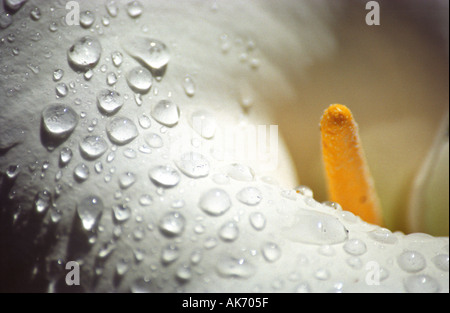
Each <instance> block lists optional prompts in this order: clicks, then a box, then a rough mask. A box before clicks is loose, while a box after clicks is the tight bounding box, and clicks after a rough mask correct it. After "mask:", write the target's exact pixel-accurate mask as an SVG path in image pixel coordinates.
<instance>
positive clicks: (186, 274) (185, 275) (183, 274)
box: [176, 264, 192, 282]
mask: <svg viewBox="0 0 450 313" xmlns="http://www.w3.org/2000/svg"><path fill="white" fill-rule="evenodd" d="M176 277H177V278H178V279H179V280H181V281H182V282H185V281H188V280H189V279H191V277H192V269H191V267H190V265H189V264H181V265H180V266H179V267H178V269H177V272H176Z"/></svg>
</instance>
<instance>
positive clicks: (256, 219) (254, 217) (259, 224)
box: [249, 212, 266, 230]
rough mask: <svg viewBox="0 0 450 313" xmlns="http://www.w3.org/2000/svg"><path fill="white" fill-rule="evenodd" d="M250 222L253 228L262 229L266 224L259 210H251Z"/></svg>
mask: <svg viewBox="0 0 450 313" xmlns="http://www.w3.org/2000/svg"><path fill="white" fill-rule="evenodd" d="M249 219H250V224H251V225H252V226H253V228H254V229H255V230H263V229H264V227H265V226H266V218H265V217H264V215H263V214H262V213H260V212H253V213H251V214H250V215H249Z"/></svg>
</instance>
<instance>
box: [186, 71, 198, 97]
mask: <svg viewBox="0 0 450 313" xmlns="http://www.w3.org/2000/svg"><path fill="white" fill-rule="evenodd" d="M183 88H184V92H185V93H186V95H188V96H189V97H192V96H194V94H195V82H194V79H193V78H192V77H191V76H186V77H185V78H184V80H183Z"/></svg>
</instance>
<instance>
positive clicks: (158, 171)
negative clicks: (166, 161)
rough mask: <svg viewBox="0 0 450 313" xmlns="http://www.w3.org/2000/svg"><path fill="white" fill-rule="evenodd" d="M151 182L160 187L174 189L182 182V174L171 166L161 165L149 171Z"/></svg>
mask: <svg viewBox="0 0 450 313" xmlns="http://www.w3.org/2000/svg"><path fill="white" fill-rule="evenodd" d="M148 176H149V177H150V179H151V181H152V182H153V183H154V184H155V185H157V186H160V187H165V188H169V187H174V186H176V185H177V184H178V183H179V181H180V174H179V173H178V172H177V171H176V170H175V169H174V168H172V167H170V166H164V165H159V166H155V167H152V168H151V169H150V170H149V171H148Z"/></svg>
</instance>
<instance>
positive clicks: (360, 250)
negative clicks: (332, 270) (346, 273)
mask: <svg viewBox="0 0 450 313" xmlns="http://www.w3.org/2000/svg"><path fill="white" fill-rule="evenodd" d="M344 250H345V252H347V253H348V254H351V255H362V254H364V253H366V251H367V247H366V244H365V243H364V242H363V241H362V240H359V239H350V240H347V242H346V243H345V244H344Z"/></svg>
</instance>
